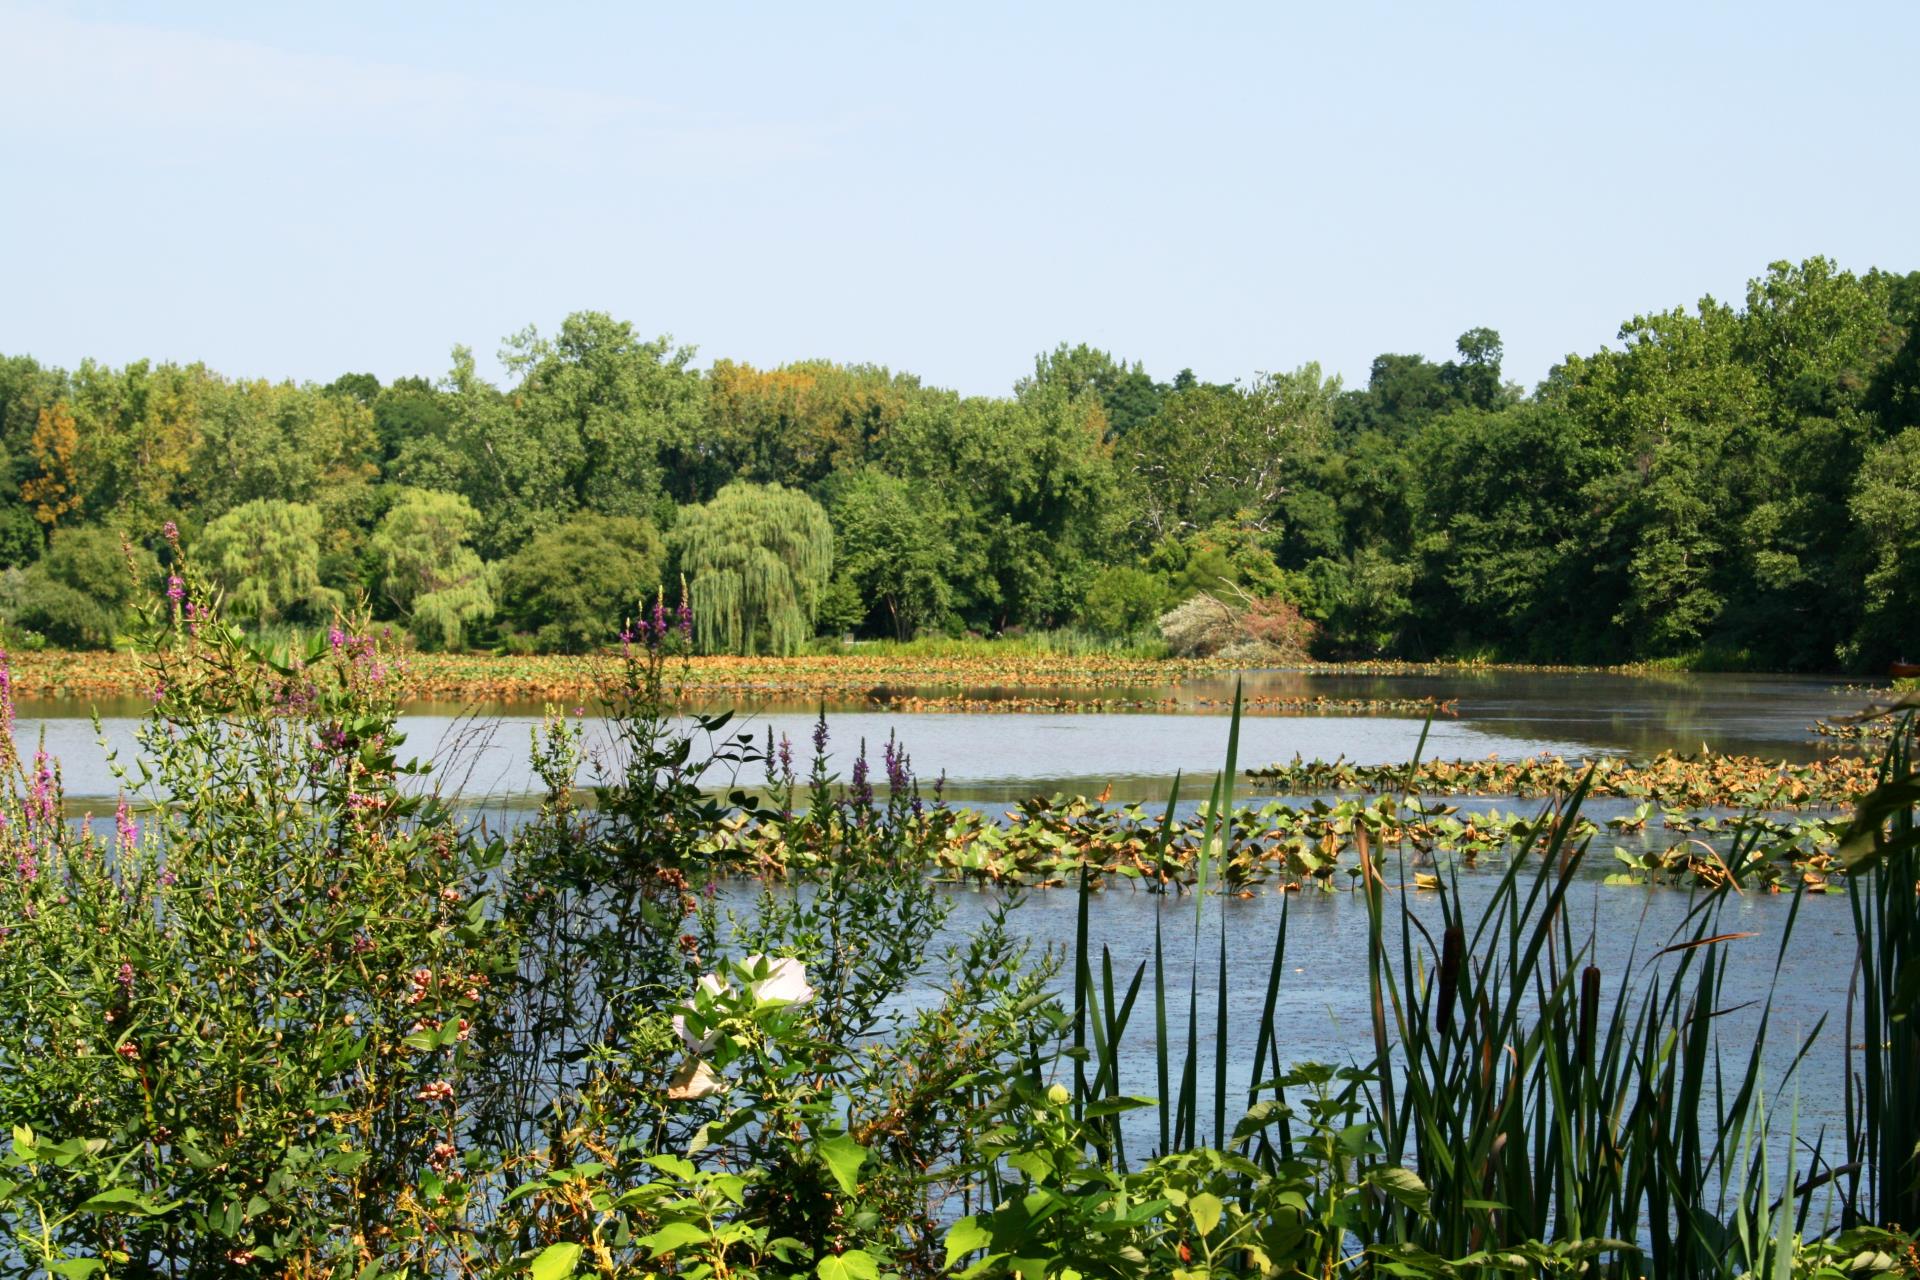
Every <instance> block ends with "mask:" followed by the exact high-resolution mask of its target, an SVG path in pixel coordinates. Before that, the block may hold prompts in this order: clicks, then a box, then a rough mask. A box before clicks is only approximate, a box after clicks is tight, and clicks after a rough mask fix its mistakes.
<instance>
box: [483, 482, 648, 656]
mask: <svg viewBox="0 0 1920 1280" xmlns="http://www.w3.org/2000/svg"><path fill="white" fill-rule="evenodd" d="M665 562H666V548H665V546H664V545H663V543H662V542H661V539H660V534H659V533H658V532H657V531H656V530H655V529H654V527H653V526H652V525H651V524H649V523H648V522H647V521H645V520H639V519H635V518H633V517H631V516H602V515H580V516H575V517H574V518H573V519H571V520H569V521H567V523H565V524H563V525H561V526H559V527H558V528H555V529H548V530H547V531H546V532H544V533H540V534H536V535H535V536H534V538H533V540H532V541H531V542H529V543H527V545H526V546H524V547H522V548H521V549H520V550H519V551H518V552H516V553H515V554H514V555H513V556H512V557H511V558H509V559H508V560H507V561H505V562H504V563H503V564H502V565H501V566H500V582H499V587H500V598H501V602H502V608H503V612H504V613H505V615H506V617H507V619H508V621H509V622H511V623H512V624H513V626H514V628H515V630H516V631H518V632H520V633H522V634H525V635H528V636H531V637H532V644H533V647H535V648H536V649H539V650H541V651H543V652H547V653H585V652H587V651H589V650H591V649H593V648H595V647H596V646H599V645H603V644H607V643H609V642H611V641H612V640H613V639H614V638H615V637H616V636H618V635H619V633H620V626H621V623H622V621H624V620H626V619H629V618H633V617H636V616H637V615H638V613H639V611H640V610H641V609H643V608H645V607H646V605H647V602H648V600H649V599H650V598H651V597H652V596H653V593H654V590H655V588H657V587H658V586H659V585H660V577H661V570H662V568H663V567H664V565H665Z"/></svg>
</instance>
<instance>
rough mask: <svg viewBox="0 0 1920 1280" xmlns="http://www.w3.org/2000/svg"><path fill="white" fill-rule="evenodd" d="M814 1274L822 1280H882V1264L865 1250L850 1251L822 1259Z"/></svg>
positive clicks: (829, 1255)
mask: <svg viewBox="0 0 1920 1280" xmlns="http://www.w3.org/2000/svg"><path fill="white" fill-rule="evenodd" d="M814 1273H815V1274H816V1275H818V1276H819V1277H820V1280H880V1264H879V1263H878V1262H876V1261H875V1260H874V1257H873V1255H872V1254H870V1253H867V1252H865V1251H864V1250H860V1249H849V1250H847V1251H846V1252H845V1253H840V1254H832V1253H830V1254H828V1255H827V1256H826V1257H824V1258H822V1259H820V1262H819V1265H817V1266H816V1267H814Z"/></svg>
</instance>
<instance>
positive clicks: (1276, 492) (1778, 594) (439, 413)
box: [0, 258, 1920, 669]
mask: <svg viewBox="0 0 1920 1280" xmlns="http://www.w3.org/2000/svg"><path fill="white" fill-rule="evenodd" d="M502 359H503V363H504V367H505V369H506V370H507V375H508V376H507V379H506V381H507V382H508V383H509V385H506V386H494V385H492V384H490V383H489V382H487V381H486V380H484V379H483V378H482V377H481V376H480V375H479V373H478V372H477V370H476V366H475V362H474V360H473V357H472V355H471V353H470V352H469V351H467V350H465V349H463V348H455V350H454V353H453V364H452V369H451V370H450V371H449V372H448V373H447V374H445V375H444V376H443V377H441V378H439V379H430V378H425V377H412V378H401V379H398V380H396V381H394V382H392V383H390V384H387V385H382V384H381V383H380V382H379V380H378V379H376V378H374V377H373V376H371V375H369V374H353V373H349V374H346V375H343V376H341V377H339V378H337V379H335V380H334V381H332V382H330V383H328V384H326V385H324V386H321V385H314V384H307V385H294V384H292V383H287V382H279V383H275V382H269V381H261V380H254V381H249V380H245V379H240V378H233V377H229V376H226V375H223V374H221V373H218V372H216V371H214V370H211V369H208V368H206V367H205V366H203V365H199V364H189V365H178V364H151V363H147V362H144V361H142V362H136V363H133V364H130V365H127V366H126V367H124V368H111V367H107V366H104V365H100V364H95V363H92V362H85V363H82V364H81V365H80V366H79V367H78V368H77V369H73V370H61V369H54V368H48V367H45V366H43V365H41V364H39V363H37V362H36V361H35V360H33V359H32V358H30V357H27V356H15V357H11V358H0V502H4V505H3V506H0V566H5V569H4V574H0V619H4V621H5V624H6V627H7V630H8V632H9V633H10V638H11V642H12V643H15V644H20V643H26V644H32V643H46V644H52V645H59V646H68V647H87V646H99V645H105V644H110V643H112V642H113V640H114V638H115V636H116V634H117V633H118V631H119V629H120V628H121V627H122V625H123V623H124V618H123V610H124V609H125V608H126V607H127V606H128V604H129V602H130V600H131V599H132V598H133V597H134V595H135V594H136V592H137V591H139V590H140V589H141V584H139V583H137V582H136V581H134V580H133V579H130V577H129V575H128V573H127V571H126V560H127V557H126V555H125V554H124V553H123V549H122V541H123V538H124V539H125V540H126V541H127V542H128V543H129V544H130V546H131V549H132V557H133V560H134V562H135V564H136V570H137V572H136V575H135V577H138V576H141V575H150V576H151V578H152V580H153V583H154V584H155V585H158V584H160V583H163V582H164V581H165V578H166V575H167V564H168V561H169V559H170V557H171V556H172V555H174V554H175V543H174V542H173V541H170V540H169V538H168V536H167V535H166V533H165V532H163V531H164V530H165V529H166V528H167V526H168V522H172V523H173V525H174V527H175V529H176V530H177V534H178V541H179V543H181V544H184V545H185V546H186V547H187V548H188V549H189V551H190V552H191V553H192V554H193V555H194V556H195V558H196V559H197V561H198V562H199V563H200V564H201V565H202V566H203V568H204V570H205V571H206V572H207V573H208V574H210V575H211V576H212V577H213V578H215V579H216V580H217V581H219V582H221V583H222V584H223V585H224V588H225V591H226V599H227V607H228V610H229V612H230V613H232V614H234V615H235V616H238V617H242V618H245V619H250V620H252V621H254V622H257V623H259V624H261V625H263V626H284V625H301V624H312V623H316V622H321V621H324V620H325V619H326V618H327V617H329V616H330V615H331V612H332V610H333V609H334V608H335V607H336V606H338V605H342V604H347V605H351V604H353V603H354V602H355V601H356V600H358V599H361V598H364V599H365V600H366V601H367V602H368V604H369V607H370V608H371V609H372V610H373V611H374V613H375V614H376V616H379V617H385V618H389V619H392V620H394V622H395V623H396V625H398V626H400V627H403V628H404V629H405V630H407V631H409V632H410V633H411V634H412V635H413V637H414V638H415V639H416V640H417V641H418V642H419V643H420V644H422V645H423V646H427V647H435V648H485V647H499V648H505V649H509V650H512V651H516V652H525V651H530V650H534V649H543V650H565V651H578V650H580V649H583V648H586V647H590V646H593V645H595V644H598V643H601V642H603V641H605V640H607V639H609V638H610V637H612V636H613V635H614V634H615V633H616V632H617V631H618V630H619V628H620V626H621V624H622V620H623V619H624V618H626V617H629V616H632V615H634V614H635V613H636V611H637V610H643V609H645V608H647V607H649V606H650V603H651V601H652V600H653V598H654V596H655V591H656V588H657V587H658V586H659V585H660V584H663V583H664V584H668V586H667V591H666V594H667V599H668V602H669V604H671V603H672V602H674V601H675V600H677V598H678V596H679V594H680V588H679V585H678V584H679V582H680V581H682V580H685V581H686V582H687V583H688V584H689V592H690V595H691V598H692V601H693V604H694V611H695V615H696V626H697V636H698V639H699V642H700V643H701V645H702V646H703V647H704V648H708V649H725V648H743V647H754V648H758V649H761V650H767V649H774V650H791V649H794V648H796V647H799V646H801V645H804V644H806V643H807V642H808V641H809V640H810V638H811V637H813V636H815V635H836V636H837V635H840V634H844V633H847V632H852V633H855V634H858V635H861V636H890V637H896V638H907V637H911V636H915V635H919V634H941V633H945V634H962V633H967V632H976V633H981V634H1005V633H1010V632H1014V631H1016V630H1029V631H1030V630H1038V629H1052V628H1074V629H1076V630H1079V631H1082V632H1086V633H1089V634H1091V635H1095V636H1100V637H1106V638H1110V639H1113V640H1115V641H1121V642H1124V641H1128V640H1130V639H1138V638H1140V637H1150V636H1154V635H1156V629H1157V630H1158V633H1161V634H1165V635H1167V636H1168V638H1169V640H1171V641H1172V642H1173V643H1174V644H1175V647H1176V648H1180V647H1181V646H1182V645H1187V646H1188V647H1192V646H1193V645H1195V644H1198V643H1199V642H1192V641H1189V640H1187V639H1185V638H1183V637H1184V635H1185V633H1183V632H1182V631H1181V629H1180V626H1179V624H1178V611H1179V609H1180V608H1182V607H1188V606H1192V605H1194V604H1195V602H1196V601H1207V602H1210V603H1211V606H1212V607H1213V608H1215V609H1217V610H1218V611H1220V612H1221V614H1222V615H1223V616H1226V617H1229V618H1230V619H1232V621H1233V624H1234V625H1235V626H1238V627H1240V632H1239V634H1240V635H1241V636H1242V638H1245V637H1246V636H1248V635H1251V636H1253V637H1254V638H1256V639H1258V638H1261V637H1262V636H1264V635H1268V634H1273V635H1280V634H1284V636H1285V637H1286V638H1287V640H1288V643H1289V644H1292V643H1293V642H1295V641H1298V640H1303V639H1304V640H1307V642H1308V643H1309V644H1310V647H1311V649H1312V652H1313V653H1314V654H1315V655H1316V656H1320V657H1329V658H1331V657H1369V656H1395V657H1426V656H1455V657H1467V656H1471V657H1488V658H1498V659H1510V660H1526V661H1552V662H1581V663H1597V662H1613V661H1621V660H1630V659H1646V658H1671V659H1677V660H1680V661H1685V662H1693V663H1700V664H1706V665H1719V666H1750V667H1757V668H1779V669H1832V668H1835V667H1854V668H1872V667H1875V666H1877V665H1880V664H1883V663H1884V662H1885V661H1887V660H1888V659H1889V658H1892V657H1895V656H1898V655H1899V654H1900V653H1901V652H1902V650H1903V649H1904V650H1905V651H1906V652H1907V653H1909V654H1915V655H1916V656H1920V630H1916V622H1917V621H1920V272H1916V273H1913V274H1910V275H1905V276H1901V275H1896V274H1890V273H1886V272H1882V271H1869V272H1867V273H1865V274H1854V273H1851V272H1846V271H1842V270H1840V269H1838V268H1837V267H1836V266H1835V265H1834V264H1832V263H1831V262H1829V261H1827V260H1825V259H1821V258H1814V259H1810V260H1808V261H1806V262H1803V263H1800V264H1798V265H1792V264H1788V263H1777V264H1775V265H1774V266H1772V267H1770V268H1769V269H1768V271H1767V272H1766V274H1765V275H1764V276H1762V277H1760V278H1759V279H1757V280H1755V281H1753V282H1752V283H1751V284H1750V285H1749V287H1748V290H1747V296H1746V298H1745V301H1744V305H1741V306H1734V305H1728V304H1726V303H1723V302H1720V301H1717V300H1715V299H1712V298H1706V299H1702V300H1701V302H1700V303H1699V305H1698V306H1697V307H1695V308H1691V309H1689V308H1676V309H1674V310H1670V311H1658V312H1652V313H1649V314H1646V315H1641V316H1637V317H1635V318H1633V319H1632V320H1630V321H1628V322H1627V323H1626V324H1625V325H1623V326H1622V328H1621V330H1620V335H1619V342H1618V343H1617V344H1616V345H1613V346H1609V347H1607V348H1604V349H1602V350H1600V351H1597V352H1594V353H1593V354H1590V355H1574V356H1569V357H1568V358H1567V359H1566V360H1565V361H1564V362H1563V363H1561V364H1560V365H1558V366H1556V367H1555V368H1554V369H1553V370H1552V372H1551V373H1550V374H1549V375H1548V376H1547V378H1546V379H1545V380H1544V381H1542V382H1541V384H1540V385H1539V386H1538V387H1536V388H1535V389H1534V390H1533V391H1532V392H1531V393H1529V392H1527V391H1525V390H1524V389H1523V388H1521V387H1518V386H1516V385H1514V384H1513V383H1511V382H1509V381H1507V380H1505V379H1504V377H1503V375H1502V371H1501V340H1500V336H1499V334H1497V333H1495V332H1494V331H1492V330H1490V329H1472V330H1470V331H1468V332H1467V333H1465V334H1463V335H1462V336H1461V338H1460V340H1459V344H1458V352H1457V354H1456V355H1455V357H1454V358H1452V359H1450V360H1446V361H1443V362H1434V361H1432V360H1429V359H1427V358H1424V357H1422V356H1417V355H1398V354H1387V355H1382V356H1380V357H1379V358H1378V359H1376V360H1375V361H1374V362H1373V367H1372V370H1371V374H1370V376H1369V378H1368V381H1367V385H1366V386H1365V387H1364V388H1354V389H1347V388H1344V387H1343V386H1342V385H1341V383H1340V381H1339V379H1337V378H1332V377H1328V376H1325V375H1324V374H1323V373H1322V371H1321V370H1320V368H1319V367H1318V366H1317V365H1313V364H1306V365H1303V366H1301V367H1299V368H1296V369H1293V370H1292V371H1290V372H1278V373H1258V374H1255V375H1252V376H1250V377H1248V378H1247V379H1245V380H1243V381H1240V382H1236V383H1233V384H1227V385H1222V384H1213V383H1205V382H1201V381H1198V380H1196V379H1195V378H1194V377H1193V375H1192V374H1191V373H1190V372H1184V371H1183V372H1181V373H1180V374H1178V376H1175V377H1173V378H1172V379H1171V380H1169V381H1161V380H1159V379H1157V378H1155V377H1154V376H1153V375H1152V374H1150V373H1149V372H1148V371H1147V370H1145V369H1144V368H1142V367H1141V366H1140V365H1139V364H1137V363H1129V362H1127V361H1124V360H1121V359H1117V358H1115V357H1114V356H1112V355H1109V354H1108V353H1106V352H1103V351H1097V350H1093V349H1091V348H1089V347H1086V346H1066V345H1062V346H1060V347H1059V348H1057V349H1056V350H1054V351H1052V352H1049V353H1047V354H1044V355H1042V356H1040V357H1039V358H1038V359H1037V360H1036V361H1035V364H1034V368H1033V371H1032V373H1031V374H1030V375H1029V376H1026V377H1023V378H1021V379H1020V380H1019V381H1018V382H1016V383H1015V385H1014V387H1013V388H1012V393H1011V394H1010V395H1007V396H997V397H987V396H963V395H959V394H956V393H954V392H951V391H945V390H941V389H938V388H934V387H929V386H926V385H923V384H922V383H921V381H920V380H919V379H918V378H916V377H914V376H912V375H910V374H905V373H896V372H892V371H890V370H887V369H884V368H879V367H874V366H867V365H838V364H833V363H828V362H803V363H798V364H792V365H787V366H784V367H781V368H778V369H771V370H763V369H757V368H754V367H752V366H750V365H746V364H742V363H739V362H736V361H732V360H728V359H717V360H715V361H714V362H713V363H712V364H711V366H710V367H708V368H706V369H704V370H702V369H700V368H697V367H696V365H695V361H694V351H693V349H692V348H689V347H682V346H675V345H674V344H673V342H672V341H671V340H670V339H667V338H664V337H662V338H652V339H650V338H647V337H645V336H643V335H642V334H641V333H639V332H637V331H636V330H635V329H634V327H633V326H632V325H631V324H629V323H627V322H624V321H619V320H616V319H613V318H611V317H609V316H607V315H604V314H599V313H592V312H586V313H580V314H576V315H573V316H569V317H568V318H567V319H566V320H565V321H564V322H563V323H562V324H561V326H560V328H559V331H558V332H557V333H555V334H552V335H544V334H540V333H537V332H535V331H534V330H533V329H528V330H526V331H524V332H522V333H520V334H516V335H514V336H513V337H511V338H509V339H508V340H507V341H506V344H505V347H504V350H503V352H502ZM1163 618H1171V619H1174V622H1172V623H1163V622H1162V620H1163ZM1243 624H1244V625H1243ZM1263 627H1264V628H1266V630H1265V631H1264V632H1263V631H1262V628H1263ZM1230 629H1231V628H1230ZM1189 630H1190V628H1189Z"/></svg>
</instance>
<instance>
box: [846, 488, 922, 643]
mask: <svg viewBox="0 0 1920 1280" xmlns="http://www.w3.org/2000/svg"><path fill="white" fill-rule="evenodd" d="M828 510H829V511H830V513H831V515H832V519H833V529H834V539H835V547H834V559H835V561H836V564H837V568H836V570H835V572H836V577H839V578H844V579H846V581H847V582H849V583H851V584H852V586H853V588H854V590H855V591H856V592H857V593H858V595H859V598H860V599H861V600H862V601H863V602H865V603H867V604H869V605H871V606H873V607H874V608H875V609H876V610H877V611H879V612H880V613H881V614H883V615H884V617H885V619H886V627H887V629H888V630H889V631H890V632H892V633H893V636H894V638H895V639H898V640H907V639H911V638H912V637H913V635H914V633H915V632H916V631H918V630H919V629H920V628H921V627H924V626H930V625H933V624H936V623H938V622H939V621H940V620H941V619H942V618H944V617H945V616H946V615H947V613H948V612H949V611H950V610H951V609H952V608H953V587H952V584H950V583H949V582H948V581H947V575H946V565H947V548H948V545H949V543H948V538H947V532H946V525H947V520H948V517H947V513H946V511H945V510H944V508H942V507H940V506H939V505H938V504H937V503H934V502H929V501H928V500H927V498H926V497H925V496H924V495H918V494H915V493H914V491H913V490H912V489H911V488H910V487H909V486H908V485H907V483H906V482H905V481H904V480H900V479H898V478H897V477H894V476H890V475H886V474H885V473H883V472H879V471H874V470H866V471H861V472H857V473H855V474H854V475H853V476H851V477H849V478H848V479H847V480H845V481H844V482H843V483H841V484H840V485H838V486H836V491H835V493H834V495H833V500H832V503H831V505H830V506H829V508H828Z"/></svg>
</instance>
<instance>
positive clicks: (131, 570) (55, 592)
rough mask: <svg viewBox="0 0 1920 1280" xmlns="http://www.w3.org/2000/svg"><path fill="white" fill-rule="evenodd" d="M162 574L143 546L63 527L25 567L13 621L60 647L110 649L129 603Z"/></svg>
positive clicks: (102, 532)
mask: <svg viewBox="0 0 1920 1280" xmlns="http://www.w3.org/2000/svg"><path fill="white" fill-rule="evenodd" d="M159 577H160V563H159V561H157V560H156V559H154V556H153V553H152V552H150V551H148V550H146V549H145V548H144V547H133V548H131V549H130V550H129V549H125V548H123V547H122V546H121V541H120V538H119V537H118V536H117V535H115V534H113V533H110V532H108V531H107V530H105V529H96V528H77V527H76V528H69V529H60V530H57V531H56V532H55V533H54V535H53V540H52V541H51V542H50V543H49V544H48V546H47V554H46V555H45V556H43V557H42V558H41V559H40V560H39V561H38V562H37V563H36V564H34V565H33V566H32V567H31V568H30V569H28V570H27V571H26V574H25V576H24V578H23V580H22V581H21V584H20V590H19V595H18V597H17V601H18V602H17V604H16V606H15V609H16V612H15V614H14V616H13V617H12V618H11V619H10V621H11V622H13V623H14V625H16V626H18V627H22V628H24V629H26V630H28V631H36V632H38V633H40V634H41V635H42V636H45V637H46V638H47V640H48V641H50V642H51V643H53V644H56V645H59V646H60V647H62V648H67V649H105V648H109V647H111V646H112V644H113V640H114V637H115V636H116V635H117V634H119V632H120V630H121V629H122V627H123V625H124V624H125V622H126V618H127V611H128V608H129V606H130V605H131V604H132V602H133V601H134V600H135V599H136V598H137V597H140V596H143V595H144V594H145V593H146V592H147V591H148V590H150V589H151V588H152V587H153V586H154V584H156V583H157V582H158V581H159Z"/></svg>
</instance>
